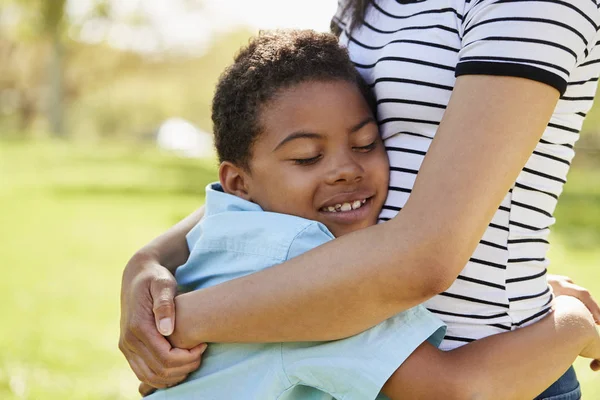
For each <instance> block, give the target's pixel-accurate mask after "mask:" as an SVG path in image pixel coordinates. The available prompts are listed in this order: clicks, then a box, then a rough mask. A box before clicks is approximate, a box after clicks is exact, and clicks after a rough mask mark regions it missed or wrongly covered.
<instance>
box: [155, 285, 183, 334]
mask: <svg viewBox="0 0 600 400" xmlns="http://www.w3.org/2000/svg"><path fill="white" fill-rule="evenodd" d="M176 294H177V282H176V281H175V278H174V277H173V276H172V275H165V276H163V277H161V278H158V279H155V280H153V281H152V284H151V285H150V295H151V296H152V301H153V307H152V311H154V319H155V322H156V329H158V331H159V332H160V333H161V334H162V335H163V336H169V335H170V334H172V333H173V329H175V302H174V301H173V299H174V298H175V295H176Z"/></svg>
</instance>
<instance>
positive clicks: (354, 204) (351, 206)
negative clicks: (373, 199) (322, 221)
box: [320, 199, 367, 213]
mask: <svg viewBox="0 0 600 400" xmlns="http://www.w3.org/2000/svg"><path fill="white" fill-rule="evenodd" d="M366 202H367V199H358V200H353V201H350V202H345V203H338V204H334V205H331V206H325V207H321V209H320V211H322V212H329V213H338V212H347V211H352V210H358V209H359V208H361V207H362V206H363V204H365V203H366Z"/></svg>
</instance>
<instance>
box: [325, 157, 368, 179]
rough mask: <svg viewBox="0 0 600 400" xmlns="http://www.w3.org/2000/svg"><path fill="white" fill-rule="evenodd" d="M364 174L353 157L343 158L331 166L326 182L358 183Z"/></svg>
mask: <svg viewBox="0 0 600 400" xmlns="http://www.w3.org/2000/svg"><path fill="white" fill-rule="evenodd" d="M364 172H365V171H364V169H363V168H362V166H361V165H360V164H359V163H358V162H356V160H354V158H353V157H344V158H343V159H341V160H338V161H337V162H336V163H335V164H334V165H332V168H331V171H330V173H329V176H328V179H327V181H328V183H329V184H335V183H355V182H360V181H361V180H362V178H363V176H364Z"/></svg>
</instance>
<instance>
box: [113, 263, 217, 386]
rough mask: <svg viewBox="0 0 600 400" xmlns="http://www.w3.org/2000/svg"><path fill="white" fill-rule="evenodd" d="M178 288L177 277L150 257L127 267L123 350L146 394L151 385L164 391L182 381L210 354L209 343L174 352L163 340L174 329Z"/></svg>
mask: <svg viewBox="0 0 600 400" xmlns="http://www.w3.org/2000/svg"><path fill="white" fill-rule="evenodd" d="M176 289H177V284H176V281H175V278H174V277H173V274H171V272H170V271H169V270H168V269H166V268H165V267H163V266H161V265H160V264H159V263H158V262H157V261H156V259H155V258H154V257H152V256H149V255H147V254H144V253H138V254H136V255H134V256H133V258H132V259H131V260H130V261H129V263H128V264H127V266H126V267H125V271H124V273H123V282H122V287H121V336H120V339H119V349H120V350H121V352H122V353H123V355H124V356H125V358H126V359H127V361H128V362H129V365H130V366H131V369H132V370H133V372H134V373H135V374H136V376H137V377H138V379H139V380H140V381H141V382H142V383H145V384H146V385H143V386H140V390H142V388H144V391H145V392H146V393H147V392H148V391H149V389H148V388H147V386H151V387H153V388H166V387H169V386H173V385H175V384H177V383H179V382H181V381H183V380H184V379H185V378H186V377H187V375H188V374H189V373H190V372H192V371H194V370H196V369H197V368H199V367H200V362H201V356H202V353H203V352H204V350H205V349H206V344H201V345H199V346H196V347H194V348H193V349H190V350H185V349H178V348H173V347H171V344H170V343H169V342H168V341H167V339H166V338H165V337H164V335H170V334H171V333H172V332H173V327H174V326H175V305H174V302H173V298H174V296H175V294H176Z"/></svg>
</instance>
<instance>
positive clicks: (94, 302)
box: [0, 142, 600, 400]
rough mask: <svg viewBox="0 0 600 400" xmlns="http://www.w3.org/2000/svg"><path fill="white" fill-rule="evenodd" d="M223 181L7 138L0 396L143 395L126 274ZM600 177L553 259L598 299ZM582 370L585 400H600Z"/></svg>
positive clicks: (587, 188)
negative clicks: (207, 189) (128, 321)
mask: <svg viewBox="0 0 600 400" xmlns="http://www.w3.org/2000/svg"><path fill="white" fill-rule="evenodd" d="M215 176H216V175H215V163H214V161H197V160H186V159H178V158H175V157H173V156H169V155H165V154H161V153H159V152H157V151H156V150H153V149H149V148H135V149H133V148H127V147H123V146H82V145H73V144H68V143H57V142H37V143H27V142H0V210H1V211H0V227H1V229H0V243H1V245H0V262H1V263H2V269H1V270H2V279H0V316H1V317H2V320H3V321H2V323H1V326H2V329H0V398H1V399H50V400H52V399H132V398H136V397H137V395H136V393H137V392H136V388H137V384H136V380H135V377H134V375H133V373H131V372H130V371H129V369H128V366H127V364H126V362H125V360H124V359H123V357H122V356H121V354H120V353H119V351H118V350H117V338H118V315H119V304H118V301H119V285H120V276H121V270H122V268H123V265H124V264H125V262H126V261H127V259H128V258H129V256H130V255H131V254H132V253H133V252H134V251H135V250H136V249H137V248H139V247H140V246H141V245H142V244H144V243H146V242H147V241H148V240H150V239H151V238H152V237H154V236H156V235H158V234H159V233H160V232H162V231H164V230H165V229H166V228H167V227H169V226H170V225H172V224H173V223H175V222H176V221H178V220H179V219H181V218H182V217H183V216H185V215H187V214H188V213H189V212H191V211H192V210H194V209H195V208H197V207H198V206H199V205H200V204H201V203H202V202H203V189H204V186H205V185H206V183H208V182H209V181H211V180H213V179H214V177H215ZM594 182H596V183H595V184H594ZM597 182H600V168H598V167H595V168H589V167H586V168H583V167H577V165H575V166H574V169H573V171H572V173H571V175H570V177H569V184H567V191H566V192H565V193H564V194H563V197H562V201H561V207H560V208H559V209H558V210H557V218H558V220H559V223H558V224H557V226H556V229H555V233H554V234H553V240H552V241H553V250H552V254H551V256H552V260H553V269H554V270H555V271H559V272H561V273H564V274H568V275H571V276H572V277H574V278H575V279H576V280H577V281H578V282H581V283H582V284H584V285H586V286H588V287H589V288H590V289H592V290H593V291H594V292H595V293H597V294H598V295H599V296H600V279H599V278H600V272H599V269H598V265H597V264H598V261H599V260H600V249H599V248H598V245H597V244H598V243H600V186H599V185H598V183H597ZM577 367H578V373H579V374H580V378H581V380H582V383H583V386H584V390H585V392H586V398H588V399H593V398H600V381H599V379H598V377H597V376H592V374H591V373H589V372H588V370H587V365H586V364H585V363H578V364H577Z"/></svg>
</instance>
